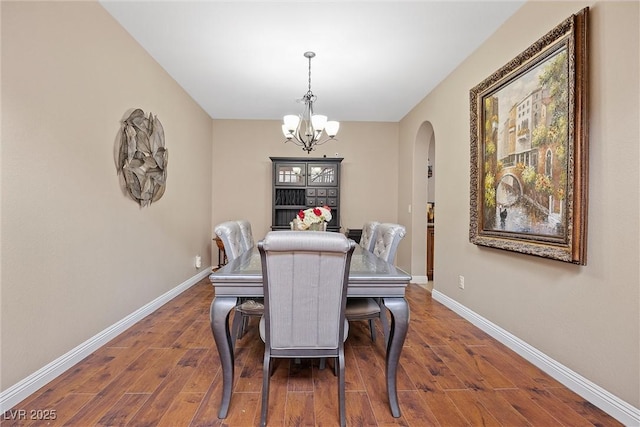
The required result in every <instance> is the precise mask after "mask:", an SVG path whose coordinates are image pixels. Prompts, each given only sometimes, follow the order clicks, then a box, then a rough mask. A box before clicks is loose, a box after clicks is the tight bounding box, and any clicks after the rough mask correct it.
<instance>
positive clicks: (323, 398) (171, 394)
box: [0, 278, 621, 427]
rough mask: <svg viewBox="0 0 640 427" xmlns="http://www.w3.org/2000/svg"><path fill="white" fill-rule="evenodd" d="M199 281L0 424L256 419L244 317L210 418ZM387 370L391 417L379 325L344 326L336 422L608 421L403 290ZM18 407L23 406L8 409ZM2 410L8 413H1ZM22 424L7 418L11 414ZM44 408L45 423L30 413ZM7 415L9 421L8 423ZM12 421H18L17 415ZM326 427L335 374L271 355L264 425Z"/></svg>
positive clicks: (414, 289) (215, 368)
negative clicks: (403, 323)
mask: <svg viewBox="0 0 640 427" xmlns="http://www.w3.org/2000/svg"><path fill="white" fill-rule="evenodd" d="M212 298H213V288H212V286H211V285H210V283H209V280H208V278H206V279H204V280H202V281H201V282H200V283H198V284H196V285H195V286H193V287H192V288H190V289H189V290H187V291H185V292H184V293H183V294H181V295H179V296H178V297H176V298H175V299H173V300H172V301H170V302H169V303H167V304H166V305H164V306H163V307H161V308H160V309H158V310H157V311H155V312H154V313H152V314H151V315H149V316H147V317H146V318H144V319H143V320H141V321H140V322H138V323H137V324H136V325H134V326H133V327H131V328H130V329H129V330H127V331H125V332H124V333H123V334H121V335H120V336H118V337H117V338H115V339H114V340H112V341H111V342H109V343H108V344H107V345H105V346H104V347H102V348H100V349H99V350H97V351H96V352H94V353H93V354H91V355H90V356H88V357H87V358H86V359H84V360H83V361H82V362H80V363H78V364H77V365H76V366H74V367H73V368H72V369H70V370H68V371H67V372H65V373H64V374H62V375H61V376H59V377H58V378H56V379H55V380H53V381H52V382H51V383H49V384H47V385H46V386H45V387H43V388H42V389H41V390H39V391H38V392H36V393H34V394H33V395H32V396H30V397H29V398H27V399H26V400H24V401H23V402H21V403H20V404H19V405H16V407H15V408H13V409H12V411H8V412H5V413H4V415H3V417H2V418H3V420H2V421H1V422H0V424H1V425H2V426H14V425H15V426H25V425H38V426H40V425H59V426H62V425H66V426H82V427H84V426H124V425H127V426H171V427H179V426H241V427H245V426H256V425H258V423H259V420H260V397H261V388H262V357H263V351H264V350H263V349H264V345H263V344H262V341H261V340H260V338H259V336H258V335H257V333H256V332H257V331H256V327H255V323H253V324H252V325H251V326H252V327H251V328H250V331H249V333H248V334H247V335H245V337H244V338H242V339H241V340H239V341H238V344H237V354H236V361H235V372H236V377H235V385H234V392H233V397H232V400H231V407H230V410H229V416H228V417H227V418H226V419H224V420H220V419H218V417H217V413H218V405H219V403H220V395H221V390H222V374H221V368H220V362H219V359H218V355H217V352H216V349H215V344H214V341H213V337H212V334H211V330H210V327H209V306H210V303H211V300H212ZM407 299H408V300H409V304H410V307H411V322H410V327H409V333H408V335H407V339H406V342H405V346H404V349H403V352H402V357H401V359H400V367H399V370H398V398H399V401H400V408H401V410H402V417H401V418H393V417H392V416H391V413H390V411H389V405H388V400H387V395H386V387H385V381H384V348H383V345H382V341H383V340H382V339H380V338H381V331H380V324H379V322H376V323H377V327H378V329H379V330H378V339H377V341H376V343H375V344H374V343H372V341H371V339H370V338H369V332H368V327H367V323H366V322H364V321H362V322H354V323H352V325H351V328H350V334H349V338H348V340H347V342H346V346H345V348H346V390H347V393H346V408H347V409H346V412H347V425H348V426H392V425H393V426H395V425H401V426H416V427H422V426H446V427H450V426H544V427H546V426H572V427H573V426H591V425H596V426H619V425H621V424H620V423H618V422H617V421H616V420H614V419H613V418H611V417H610V416H608V415H607V414H605V413H604V412H602V411H601V410H599V409H597V408H596V407H594V406H593V405H592V404H590V403H588V402H586V401H585V400H584V399H582V398H580V397H579V396H578V395H576V394H575V393H573V392H571V391H569V390H568V389H567V388H566V387H564V386H562V385H561V384H560V383H558V382H557V381H555V380H554V379H552V378H551V377H549V376H548V375H546V374H545V373H543V372H542V371H540V370H539V369H538V368H536V367H534V366H533V365H532V364H530V363H528V362H527V361H525V360H524V359H522V358H521V357H519V356H518V355H516V354H515V353H514V352H512V351H511V350H509V349H508V348H506V347H505V346H504V345H502V344H500V343H498V342H497V341H496V340H494V339H493V338H491V337H489V336H488V335H487V334H485V333H484V332H482V331H480V330H479V329H478V328H476V327H474V326H472V325H471V324H470V323H469V322H468V321H466V320H464V319H462V318H461V317H459V316H458V315H457V314H455V313H453V312H452V311H451V310H449V309H447V308H445V307H444V306H443V305H441V304H439V303H438V302H436V301H433V300H432V299H431V294H430V293H429V292H427V291H426V290H425V289H424V288H422V287H420V286H418V285H409V287H408V288H407ZM20 411H23V412H20ZM12 414H13V415H12ZM20 414H22V415H24V416H26V418H27V419H26V420H24V419H23V420H18V419H17V418H21V417H22V416H21V415H20ZM46 415H50V416H51V415H55V420H31V419H30V418H31V417H32V416H33V417H34V418H38V417H40V418H42V417H44V416H46ZM12 418H14V419H12ZM23 418H24V417H23ZM337 424H338V402H337V378H336V377H335V376H334V375H333V372H332V369H324V370H319V369H318V366H317V362H315V361H314V362H313V363H310V362H309V361H304V360H303V361H302V362H301V363H300V364H295V363H293V362H288V361H282V362H280V363H279V365H278V367H277V369H276V371H275V372H274V374H273V377H272V379H271V395H270V409H269V419H268V425H269V426H335V425H337Z"/></svg>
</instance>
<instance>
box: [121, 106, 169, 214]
mask: <svg viewBox="0 0 640 427" xmlns="http://www.w3.org/2000/svg"><path fill="white" fill-rule="evenodd" d="M167 154H168V153H167V149H166V148H165V147H164V129H163V128H162V125H161V124H160V120H158V118H157V117H156V116H154V115H153V114H151V113H149V117H145V116H144V111H142V110H140V109H136V110H134V111H133V113H131V115H129V117H128V118H127V119H126V120H124V121H123V122H122V132H121V134H120V150H119V154H118V172H122V174H123V176H124V180H125V183H126V189H127V191H128V192H129V195H130V196H131V197H132V198H133V199H134V200H135V201H137V202H138V203H139V204H140V206H141V207H144V206H148V205H149V204H150V203H151V202H156V201H158V200H160V198H161V197H162V195H163V194H164V189H165V185H166V181H167Z"/></svg>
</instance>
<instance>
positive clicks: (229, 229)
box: [213, 221, 246, 262]
mask: <svg viewBox="0 0 640 427" xmlns="http://www.w3.org/2000/svg"><path fill="white" fill-rule="evenodd" d="M213 231H214V232H215V233H216V236H218V237H219V238H220V240H222V244H223V245H224V251H225V253H226V254H227V260H228V261H229V262H231V261H233V260H234V259H236V258H238V257H239V256H240V255H241V254H242V253H243V252H244V251H245V250H246V249H245V245H244V242H243V240H242V230H241V229H240V225H239V224H238V222H237V221H225V222H223V223H220V224H218V225H216V226H215V227H214V229H213Z"/></svg>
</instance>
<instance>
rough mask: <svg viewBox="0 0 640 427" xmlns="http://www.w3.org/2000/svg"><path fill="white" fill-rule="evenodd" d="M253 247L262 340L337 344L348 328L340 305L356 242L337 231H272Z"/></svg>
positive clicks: (284, 344) (283, 344)
mask: <svg viewBox="0 0 640 427" xmlns="http://www.w3.org/2000/svg"><path fill="white" fill-rule="evenodd" d="M258 248H259V249H260V253H261V257H262V272H263V273H262V274H263V284H264V296H265V298H264V300H265V304H264V305H265V315H264V317H263V323H262V324H261V335H262V336H263V338H264V340H265V344H266V345H267V346H268V347H270V348H272V349H279V350H284V349H300V350H302V349H308V350H311V349H331V348H333V349H337V348H338V347H339V345H342V344H341V343H342V341H343V340H344V338H346V335H347V334H346V333H345V332H346V330H348V325H347V326H345V324H347V322H346V321H345V319H344V308H345V302H346V295H347V282H348V276H349V265H350V262H351V254H352V252H353V249H354V248H355V242H353V241H351V240H349V239H347V238H346V236H344V235H343V234H341V233H325V232H321V231H305V232H299V231H277V232H273V231H272V232H269V233H267V235H266V236H265V238H264V240H262V241H261V242H259V243H258ZM345 328H346V330H345ZM303 355H304V354H303V353H301V354H300V357H302V356H303Z"/></svg>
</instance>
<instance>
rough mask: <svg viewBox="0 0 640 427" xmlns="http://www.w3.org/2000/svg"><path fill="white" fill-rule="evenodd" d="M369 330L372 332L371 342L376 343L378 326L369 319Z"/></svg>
mask: <svg viewBox="0 0 640 427" xmlns="http://www.w3.org/2000/svg"><path fill="white" fill-rule="evenodd" d="M369 330H370V331H371V341H373V342H376V326H375V325H374V323H373V319H369Z"/></svg>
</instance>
